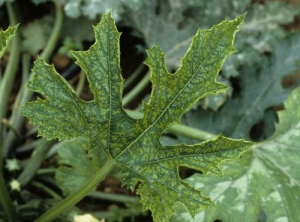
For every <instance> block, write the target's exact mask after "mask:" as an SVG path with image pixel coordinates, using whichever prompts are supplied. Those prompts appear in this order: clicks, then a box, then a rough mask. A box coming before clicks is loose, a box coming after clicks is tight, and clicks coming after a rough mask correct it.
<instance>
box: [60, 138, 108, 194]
mask: <svg viewBox="0 0 300 222" xmlns="http://www.w3.org/2000/svg"><path fill="white" fill-rule="evenodd" d="M87 144H88V140H86V139H84V138H75V139H72V140H67V141H63V142H61V143H59V144H58V145H57V147H56V149H57V153H58V157H59V164H60V165H61V166H60V167H59V168H58V170H57V171H56V174H55V179H56V181H57V184H58V186H59V187H60V188H61V189H62V191H63V194H64V195H65V196H66V195H69V194H70V193H72V192H74V191H76V190H77V189H78V188H79V187H80V186H82V184H84V182H86V181H87V180H88V179H89V178H90V177H92V176H93V175H94V174H95V173H96V172H97V171H98V170H99V169H100V168H101V161H100V159H103V155H99V153H98V155H97V154H96V153H95V152H91V153H89V154H88V153H87V152H86V146H87Z"/></svg>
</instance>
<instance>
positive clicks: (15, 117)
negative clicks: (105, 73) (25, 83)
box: [0, 1, 63, 157]
mask: <svg viewBox="0 0 300 222" xmlns="http://www.w3.org/2000/svg"><path fill="white" fill-rule="evenodd" d="M54 3H55V7H56V15H55V23H54V28H53V30H52V32H51V36H50V38H49V40H48V41H47V45H46V46H45V49H44V51H43V52H42V54H41V55H40V57H41V58H43V59H44V60H45V61H47V60H49V58H50V56H51V55H52V52H53V50H54V49H55V46H56V43H57V41H58V39H59V36H60V32H61V29H62V25H63V8H62V5H61V3H59V1H55V2H54ZM32 77H33V73H31V74H30V77H29V79H31V78H32ZM32 94H33V92H32V91H31V90H28V89H27V88H26V87H23V88H22V89H21V90H20V91H19V93H18V96H19V95H20V97H21V99H20V102H19V104H16V106H17V107H18V108H16V109H13V111H12V117H11V119H12V121H10V122H11V124H12V126H13V127H14V129H16V130H17V131H19V132H20V131H21V128H22V126H23V123H24V119H25V118H24V116H23V115H22V110H21V109H20V106H21V105H23V104H25V103H26V102H28V101H29V100H30V99H31V97H32ZM0 101H1V99H0ZM16 139H17V138H16V136H15V134H14V133H13V132H11V131H10V132H9V133H8V134H7V136H6V139H5V140H6V141H5V144H4V146H3V157H7V155H8V153H9V152H10V147H12V144H13V143H14V142H15V141H16Z"/></svg>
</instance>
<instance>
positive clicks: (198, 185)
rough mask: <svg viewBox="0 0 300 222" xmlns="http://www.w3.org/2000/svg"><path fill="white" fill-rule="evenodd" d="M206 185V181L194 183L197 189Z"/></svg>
mask: <svg viewBox="0 0 300 222" xmlns="http://www.w3.org/2000/svg"><path fill="white" fill-rule="evenodd" d="M204 186H205V184H204V183H200V182H197V183H196V184H195V185H194V187H195V188H196V189H201V188H202V187H204Z"/></svg>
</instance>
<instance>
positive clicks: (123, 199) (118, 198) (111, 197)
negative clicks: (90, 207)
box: [88, 191, 140, 203]
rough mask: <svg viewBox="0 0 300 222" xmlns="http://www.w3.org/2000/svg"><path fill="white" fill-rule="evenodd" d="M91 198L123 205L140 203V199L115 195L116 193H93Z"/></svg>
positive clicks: (90, 195)
mask: <svg viewBox="0 0 300 222" xmlns="http://www.w3.org/2000/svg"><path fill="white" fill-rule="evenodd" d="M88 196H89V197H93V198H99V199H102V200H109V201H112V202H121V203H128V202H139V201H140V198H138V197H130V196H126V195H121V194H114V193H105V192H100V191H93V192H91V193H90V194H89V195H88Z"/></svg>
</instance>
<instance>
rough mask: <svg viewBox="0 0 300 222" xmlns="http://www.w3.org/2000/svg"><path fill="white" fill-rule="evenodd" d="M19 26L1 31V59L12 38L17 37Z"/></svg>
mask: <svg viewBox="0 0 300 222" xmlns="http://www.w3.org/2000/svg"><path fill="white" fill-rule="evenodd" d="M17 28H18V25H15V26H12V27H9V28H8V29H6V30H5V31H3V30H2V29H0V58H1V57H2V56H3V54H4V52H5V50H6V48H7V47H8V44H9V42H10V40H11V38H12V37H13V36H14V35H15V33H16V30H17Z"/></svg>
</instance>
